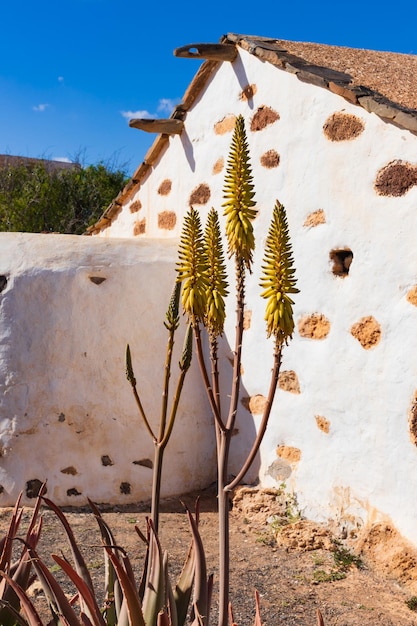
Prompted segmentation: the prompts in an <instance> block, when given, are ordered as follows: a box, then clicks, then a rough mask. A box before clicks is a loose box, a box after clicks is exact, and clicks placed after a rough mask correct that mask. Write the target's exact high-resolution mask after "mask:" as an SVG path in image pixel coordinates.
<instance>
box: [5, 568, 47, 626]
mask: <svg viewBox="0 0 417 626" xmlns="http://www.w3.org/2000/svg"><path fill="white" fill-rule="evenodd" d="M0 576H3V577H4V578H5V580H7V582H8V583H9V585H10V586H11V587H12V588H13V590H14V591H15V593H16V595H17V596H18V598H19V600H20V603H21V605H22V608H23V609H24V611H25V614H26V617H27V620H28V621H27V622H26V621H24V620H23V621H20V620H21V619H22V616H19V613H18V612H17V611H16V610H15V609H13V607H8V608H9V610H11V611H12V613H13V615H14V617H15V618H16V619H17V620H18V622H19V624H23V625H25V626H26V625H27V624H29V626H42V621H41V619H40V617H39V615H38V613H37V611H36V609H35V607H34V606H33V604H32V602H31V601H30V599H29V598H28V596H27V595H26V592H25V591H24V590H23V589H22V587H20V585H18V584H17V583H16V582H15V581H14V580H13V579H12V578H10V576H8V575H7V574H6V573H5V572H0Z"/></svg>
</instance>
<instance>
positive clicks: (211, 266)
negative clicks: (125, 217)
mask: <svg viewBox="0 0 417 626" xmlns="http://www.w3.org/2000/svg"><path fill="white" fill-rule="evenodd" d="M224 199H225V202H224V204H223V208H224V217H225V219H226V223H225V231H226V239H227V252H228V255H229V257H233V259H234V263H235V294H236V332H235V343H234V353H233V354H234V357H233V375H232V388H231V389H230V390H228V391H227V393H228V397H229V398H230V401H229V408H228V412H227V415H224V416H223V415H222V405H221V394H222V390H221V389H220V379H219V363H218V350H217V342H218V338H219V337H220V335H222V333H223V328H224V323H225V317H226V308H225V298H226V297H227V294H228V283H227V272H226V266H225V262H224V255H223V247H222V238H221V231H220V227H219V218H218V214H217V212H216V211H215V210H214V209H212V210H211V211H210V213H209V215H208V219H207V224H206V228H205V231H204V233H203V228H202V225H201V220H200V217H199V214H198V212H197V211H196V210H195V209H193V208H191V209H190V210H189V212H188V214H187V215H186V217H185V221H184V227H183V231H182V235H181V241H180V246H179V255H178V256H179V261H178V263H177V272H178V281H179V282H182V283H183V285H184V286H183V291H182V305H183V309H184V311H185V312H186V313H187V314H188V317H189V320H190V323H191V325H192V328H193V330H194V335H195V342H196V352H197V357H198V362H199V365H200V370H201V373H202V377H203V381H204V383H205V388H206V391H207V396H208V399H209V402H210V407H211V411H212V414H213V421H214V428H215V432H216V445H217V465H218V467H217V470H218V472H217V476H218V502H219V505H218V506H219V561H220V581H219V595H220V597H219V626H227V622H228V618H229V617H230V613H229V509H230V506H229V504H230V503H229V499H230V494H231V492H232V490H233V489H234V487H236V486H237V485H238V484H239V482H240V481H241V480H242V479H243V478H244V476H245V474H246V473H247V471H248V470H249V468H250V466H251V464H252V463H253V460H254V458H255V456H256V454H257V452H258V450H259V447H260V444H261V442H262V438H263V436H264V434H265V431H266V427H267V424H268V420H269V417H270V413H271V408H272V403H273V400H274V395H275V391H276V388H277V383H278V375H279V371H280V367H281V357H282V348H283V345H284V344H287V343H288V341H289V339H290V338H291V337H292V334H293V330H294V322H293V311H292V304H293V301H292V299H291V296H290V295H289V294H291V295H292V294H294V293H296V292H297V291H298V290H297V288H296V287H295V277H294V269H293V267H292V263H293V260H292V253H291V244H290V240H289V233H288V224H287V219H286V214H285V209H284V207H283V205H281V204H280V203H279V202H277V203H276V206H275V208H274V210H273V215H272V221H271V226H270V229H269V233H268V237H267V241H266V252H265V258H264V263H263V266H262V271H263V275H262V278H261V286H262V287H263V288H264V291H263V293H262V294H261V295H262V296H263V297H264V298H267V299H268V302H267V307H266V313H265V320H266V322H267V335H268V336H272V337H273V338H274V347H273V369H272V374H271V380H270V385H269V392H268V396H267V399H266V403H265V408H264V412H263V416H262V421H261V425H260V427H259V430H258V433H257V436H256V438H255V440H254V442H253V446H252V448H251V450H250V452H249V454H248V456H247V459H246V461H245V462H244V463H243V465H242V468H241V469H240V471H239V472H238V474H237V476H236V477H235V478H234V479H233V480H232V481H230V480H229V478H228V476H229V453H230V446H231V440H232V433H233V430H234V428H235V423H236V419H237V414H238V400H239V391H240V383H241V361H242V343H243V321H244V311H245V283H246V273H247V272H248V271H249V272H251V271H252V265H253V252H254V248H255V237H254V231H253V220H254V219H255V217H256V214H257V211H256V209H255V200H254V185H253V179H252V172H251V166H250V158H249V148H248V142H247V138H246V132H245V124H244V118H243V117H242V116H238V117H237V118H236V123H235V129H234V133H233V138H232V142H231V148H230V153H229V159H228V163H227V170H226V177H225V186H224ZM203 331H205V332H207V335H208V340H209V346H210V350H209V357H208V359H209V362H210V368H209V367H208V364H207V362H206V357H205V353H204V350H203V341H202V332H203ZM209 372H210V373H209Z"/></svg>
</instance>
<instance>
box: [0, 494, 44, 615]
mask: <svg viewBox="0 0 417 626" xmlns="http://www.w3.org/2000/svg"><path fill="white" fill-rule="evenodd" d="M44 490H45V485H43V486H42V487H41V490H40V495H41V494H42V493H43V492H44ZM21 499H22V493H21V494H20V495H19V497H18V499H17V501H16V504H15V506H14V509H13V512H12V516H11V520H10V524H9V529H8V532H7V534H6V536H5V537H2V539H1V541H0V574H1V575H2V578H1V580H0V624H2V626H13V625H14V624H16V619H17V618H16V616H17V615H18V614H19V612H20V608H21V605H22V599H21V597H20V595H19V593H17V592H16V587H19V588H20V589H23V590H24V591H26V590H27V589H28V587H29V586H30V585H31V584H32V582H33V579H34V576H33V570H32V562H31V557H30V550H32V549H35V548H36V546H37V544H38V541H39V537H40V533H41V528H42V520H41V518H39V509H40V505H41V499H40V496H39V497H38V498H37V500H36V504H35V507H34V509H33V512H32V516H31V520H30V523H29V526H28V530H27V532H26V537H25V539H24V540H21V544H22V550H21V553H20V555H19V557H18V558H16V560H14V558H13V549H14V547H15V546H16V542H17V541H18V540H19V535H18V532H19V527H20V524H21V521H22V515H23V509H21V508H20V502H21Z"/></svg>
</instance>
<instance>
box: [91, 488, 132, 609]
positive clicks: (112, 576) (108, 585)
mask: <svg viewBox="0 0 417 626" xmlns="http://www.w3.org/2000/svg"><path fill="white" fill-rule="evenodd" d="M88 503H89V505H90V508H91V510H92V511H93V514H94V517H95V518H96V521H97V523H98V526H99V529H100V533H101V540H102V542H103V547H104V546H106V547H109V548H112V549H113V550H117V548H115V540H114V537H113V533H112V532H111V530H110V527H109V526H108V524H107V523H106V522H105V520H104V519H103V516H102V515H101V512H100V510H99V509H98V507H97V506H96V505H95V504H94V502H92V500H90V499H88ZM115 554H117V553H116V552H115ZM104 565H105V581H104V591H105V595H106V598H113V601H114V604H113V606H112V607H110V608H109V610H108V612H107V615H108V617H110V612H111V611H113V613H115V615H114V620H116V615H119V613H120V610H121V606H122V602H123V593H122V591H121V588H120V583H119V579H118V577H117V574H116V572H115V569H114V567H113V564H112V562H111V560H110V559H109V555H108V554H107V550H104Z"/></svg>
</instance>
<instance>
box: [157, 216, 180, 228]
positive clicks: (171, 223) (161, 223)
mask: <svg viewBox="0 0 417 626" xmlns="http://www.w3.org/2000/svg"><path fill="white" fill-rule="evenodd" d="M176 223H177V216H176V214H175V213H174V211H162V212H161V213H158V228H162V229H163V230H173V229H174V228H175V225H176Z"/></svg>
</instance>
